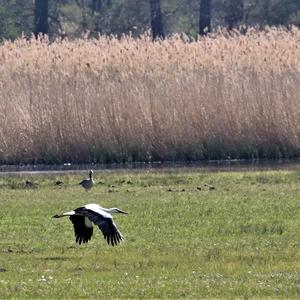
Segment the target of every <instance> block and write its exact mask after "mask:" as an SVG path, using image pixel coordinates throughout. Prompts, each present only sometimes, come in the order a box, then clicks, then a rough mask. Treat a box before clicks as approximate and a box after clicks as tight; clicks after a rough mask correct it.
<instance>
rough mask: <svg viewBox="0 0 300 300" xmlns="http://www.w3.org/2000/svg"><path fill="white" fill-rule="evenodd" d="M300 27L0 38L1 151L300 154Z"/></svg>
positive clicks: (56, 156) (33, 159) (52, 158)
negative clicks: (197, 34) (159, 35)
mask: <svg viewBox="0 0 300 300" xmlns="http://www.w3.org/2000/svg"><path fill="white" fill-rule="evenodd" d="M299 48H300V30H299V29H296V28H292V29H290V30H285V29H282V28H281V29H274V28H267V29H266V30H265V31H263V32H261V31H256V30H255V29H250V30H248V32H247V33H246V34H240V33H238V32H232V33H230V34H229V33H227V32H222V31H220V32H217V33H215V34H212V35H210V36H207V37H204V38H201V39H199V40H197V41H186V40H185V39H182V38H180V37H179V36H176V35H175V36H172V37H170V38H167V39H165V40H158V41H154V42H153V41H152V40H151V38H150V37H149V36H148V35H147V34H145V35H143V36H141V37H140V38H138V39H135V38H132V37H130V36H124V37H122V38H121V39H117V38H115V37H106V36H100V37H99V38H98V39H77V40H73V41H68V40H56V41H54V42H49V41H48V40H47V39H40V40H35V39H30V40H28V39H25V38H22V39H19V40H16V41H14V42H10V41H6V42H4V43H3V44H2V45H1V46H0V161H1V162H2V163H20V162H22V163H37V162H38V163H60V162H73V163H75V162H76V163H82V162H97V163H99V162H106V163H107V162H132V161H157V160H201V159H226V158H291V157H297V156H299V154H300V117H299V116H300V101H299V100H300V49H299Z"/></svg>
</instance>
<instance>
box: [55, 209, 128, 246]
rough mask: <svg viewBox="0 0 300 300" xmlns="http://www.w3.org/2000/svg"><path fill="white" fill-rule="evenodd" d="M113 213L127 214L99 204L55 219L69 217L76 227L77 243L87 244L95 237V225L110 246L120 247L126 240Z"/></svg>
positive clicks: (57, 216)
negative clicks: (114, 219) (115, 221)
mask: <svg viewBox="0 0 300 300" xmlns="http://www.w3.org/2000/svg"><path fill="white" fill-rule="evenodd" d="M111 213H121V214H127V212H125V211H123V210H121V209H119V208H116V207H113V208H103V207H101V206H100V205H98V204H86V205H84V206H82V207H79V208H76V209H74V210H71V211H69V212H66V213H63V214H60V215H55V216H53V218H62V217H69V218H70V220H71V222H72V223H73V226H74V232H75V238H76V242H77V243H79V244H81V243H87V242H88V241H89V240H90V239H91V237H92V235H93V223H94V224H95V225H97V226H98V227H99V229H100V230H101V231H102V233H103V236H104V238H105V239H106V241H107V243H108V244H111V245H112V246H115V245H118V244H119V243H120V242H121V241H122V240H123V239H124V238H123V235H122V234H121V232H120V231H119V229H118V228H117V226H116V224H115V223H114V221H113V218H112V216H111Z"/></svg>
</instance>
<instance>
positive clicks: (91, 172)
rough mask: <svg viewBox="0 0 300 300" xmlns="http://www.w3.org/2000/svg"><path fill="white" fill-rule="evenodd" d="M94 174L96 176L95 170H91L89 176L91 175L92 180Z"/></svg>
mask: <svg viewBox="0 0 300 300" xmlns="http://www.w3.org/2000/svg"><path fill="white" fill-rule="evenodd" d="M93 174H94V171H93V170H90V173H89V175H90V178H92V177H93Z"/></svg>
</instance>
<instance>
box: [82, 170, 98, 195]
mask: <svg viewBox="0 0 300 300" xmlns="http://www.w3.org/2000/svg"><path fill="white" fill-rule="evenodd" d="M93 173H94V172H93V170H90V172H89V178H87V179H84V180H82V181H81V182H80V183H79V184H80V185H81V186H82V187H83V188H84V189H85V190H86V191H88V190H90V189H91V188H92V187H93V185H94V183H95V182H94V179H93Z"/></svg>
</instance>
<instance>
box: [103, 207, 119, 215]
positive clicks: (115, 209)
mask: <svg viewBox="0 0 300 300" xmlns="http://www.w3.org/2000/svg"><path fill="white" fill-rule="evenodd" d="M102 210H104V211H106V212H108V213H109V214H113V213H116V212H118V209H117V208H115V207H112V208H103V207H102Z"/></svg>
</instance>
